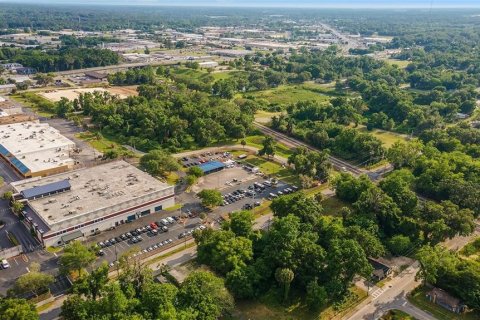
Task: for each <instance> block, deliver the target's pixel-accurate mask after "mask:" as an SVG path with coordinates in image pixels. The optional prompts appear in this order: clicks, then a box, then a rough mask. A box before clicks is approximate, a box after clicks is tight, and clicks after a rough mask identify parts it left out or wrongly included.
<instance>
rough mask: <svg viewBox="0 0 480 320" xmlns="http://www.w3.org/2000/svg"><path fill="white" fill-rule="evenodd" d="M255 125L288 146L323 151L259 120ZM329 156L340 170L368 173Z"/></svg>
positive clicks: (356, 173) (357, 173)
mask: <svg viewBox="0 0 480 320" xmlns="http://www.w3.org/2000/svg"><path fill="white" fill-rule="evenodd" d="M254 125H255V126H256V127H257V128H258V129H260V131H262V132H263V133H265V134H267V135H270V136H272V137H274V138H275V139H277V141H279V142H281V143H283V144H285V145H286V146H288V147H291V148H298V147H304V148H307V149H309V150H313V151H321V150H319V149H317V148H314V147H311V146H310V145H308V144H306V143H305V142H302V141H300V140H297V139H295V138H292V137H289V136H287V135H286V134H283V133H280V132H278V131H275V130H273V129H270V128H269V127H267V126H265V125H263V124H260V123H258V122H255V123H254ZM328 158H329V161H330V162H331V163H332V165H333V166H334V167H335V168H336V169H338V170H347V171H349V172H351V173H353V174H354V175H360V174H362V173H367V172H366V171H364V170H362V169H360V168H359V167H357V166H355V165H353V164H351V163H348V162H346V161H344V160H341V159H338V158H336V157H332V156H329V157H328Z"/></svg>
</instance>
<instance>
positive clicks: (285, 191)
mask: <svg viewBox="0 0 480 320" xmlns="http://www.w3.org/2000/svg"><path fill="white" fill-rule="evenodd" d="M297 190H298V187H297V186H292V187H289V188H285V189H283V190H281V191H277V192H276V193H275V192H270V193H269V194H268V197H267V199H268V200H273V199H275V198H277V197H280V196H283V195H284V194H289V193H292V192H295V191H297Z"/></svg>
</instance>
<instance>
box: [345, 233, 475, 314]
mask: <svg viewBox="0 0 480 320" xmlns="http://www.w3.org/2000/svg"><path fill="white" fill-rule="evenodd" d="M479 235H480V228H479V227H477V229H476V230H475V232H474V233H473V234H472V235H470V236H467V237H455V238H453V239H450V240H447V241H445V242H444V243H443V245H444V246H445V247H446V248H447V249H450V250H459V249H461V248H462V247H463V246H465V245H466V244H467V243H469V242H470V241H472V240H473V239H474V238H476V237H477V236H479ZM419 269H420V267H419V264H418V262H417V261H416V262H414V263H413V264H412V265H410V266H409V267H408V268H407V269H405V270H404V271H403V272H402V273H400V275H398V276H397V277H395V278H393V279H392V280H391V281H389V282H388V283H386V284H385V286H384V287H383V289H382V292H381V293H380V294H378V295H377V296H376V297H375V298H373V297H372V298H370V299H367V300H366V301H365V302H364V303H362V304H360V305H359V306H358V309H357V311H354V312H355V313H353V314H351V315H350V316H347V317H346V318H345V319H349V320H360V319H363V320H367V319H378V318H379V317H380V316H381V315H382V314H384V313H385V312H387V311H388V310H392V309H399V310H402V311H404V312H406V313H408V314H410V315H411V316H413V317H415V318H416V319H418V320H436V318H435V317H434V316H432V315H431V314H429V313H427V312H425V311H423V310H421V309H419V308H417V307H415V306H414V305H413V304H411V303H410V302H409V301H408V300H407V295H408V293H410V292H411V291H412V290H413V289H415V288H416V287H417V286H418V285H419V284H420V282H418V281H417V280H416V279H415V276H416V274H417V272H418V271H419Z"/></svg>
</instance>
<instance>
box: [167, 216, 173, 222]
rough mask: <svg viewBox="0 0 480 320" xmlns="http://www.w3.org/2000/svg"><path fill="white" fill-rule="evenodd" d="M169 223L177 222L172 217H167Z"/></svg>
mask: <svg viewBox="0 0 480 320" xmlns="http://www.w3.org/2000/svg"><path fill="white" fill-rule="evenodd" d="M166 219H167V221H168V222H169V223H174V222H175V220H174V219H173V218H172V217H167V218H166Z"/></svg>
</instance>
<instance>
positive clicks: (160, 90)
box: [57, 84, 254, 152]
mask: <svg viewBox="0 0 480 320" xmlns="http://www.w3.org/2000/svg"><path fill="white" fill-rule="evenodd" d="M138 91H139V96H138V97H130V98H128V99H125V100H120V99H118V98H116V97H114V96H111V95H109V94H101V93H93V94H90V93H87V94H82V95H80V97H79V98H78V99H75V100H74V101H72V102H68V101H60V102H58V103H57V107H58V108H60V109H61V110H64V111H63V112H62V113H63V114H67V113H69V112H72V111H82V112H83V114H84V115H85V116H90V117H91V118H92V121H93V123H94V124H95V125H97V126H98V127H99V128H100V129H102V130H106V131H108V132H110V133H113V134H115V136H116V137H117V138H118V139H119V140H121V141H124V142H125V143H128V144H130V145H134V146H135V147H136V148H139V149H142V150H151V149H160V148H166V149H169V150H170V151H172V152H173V151H178V150H181V149H192V148H196V147H199V146H206V145H209V144H211V143H213V142H217V141H222V140H225V139H232V138H234V139H240V138H243V137H245V135H246V134H247V133H248V132H249V131H250V130H251V124H252V121H253V113H254V109H252V108H251V106H250V105H249V104H241V103H235V102H230V101H226V100H221V99H217V98H215V97H211V96H209V95H208V94H205V93H202V92H196V91H191V90H188V89H186V88H185V87H184V86H182V85H177V86H173V85H171V84H158V85H141V86H140V87H139V88H138ZM65 109H66V111H65Z"/></svg>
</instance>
